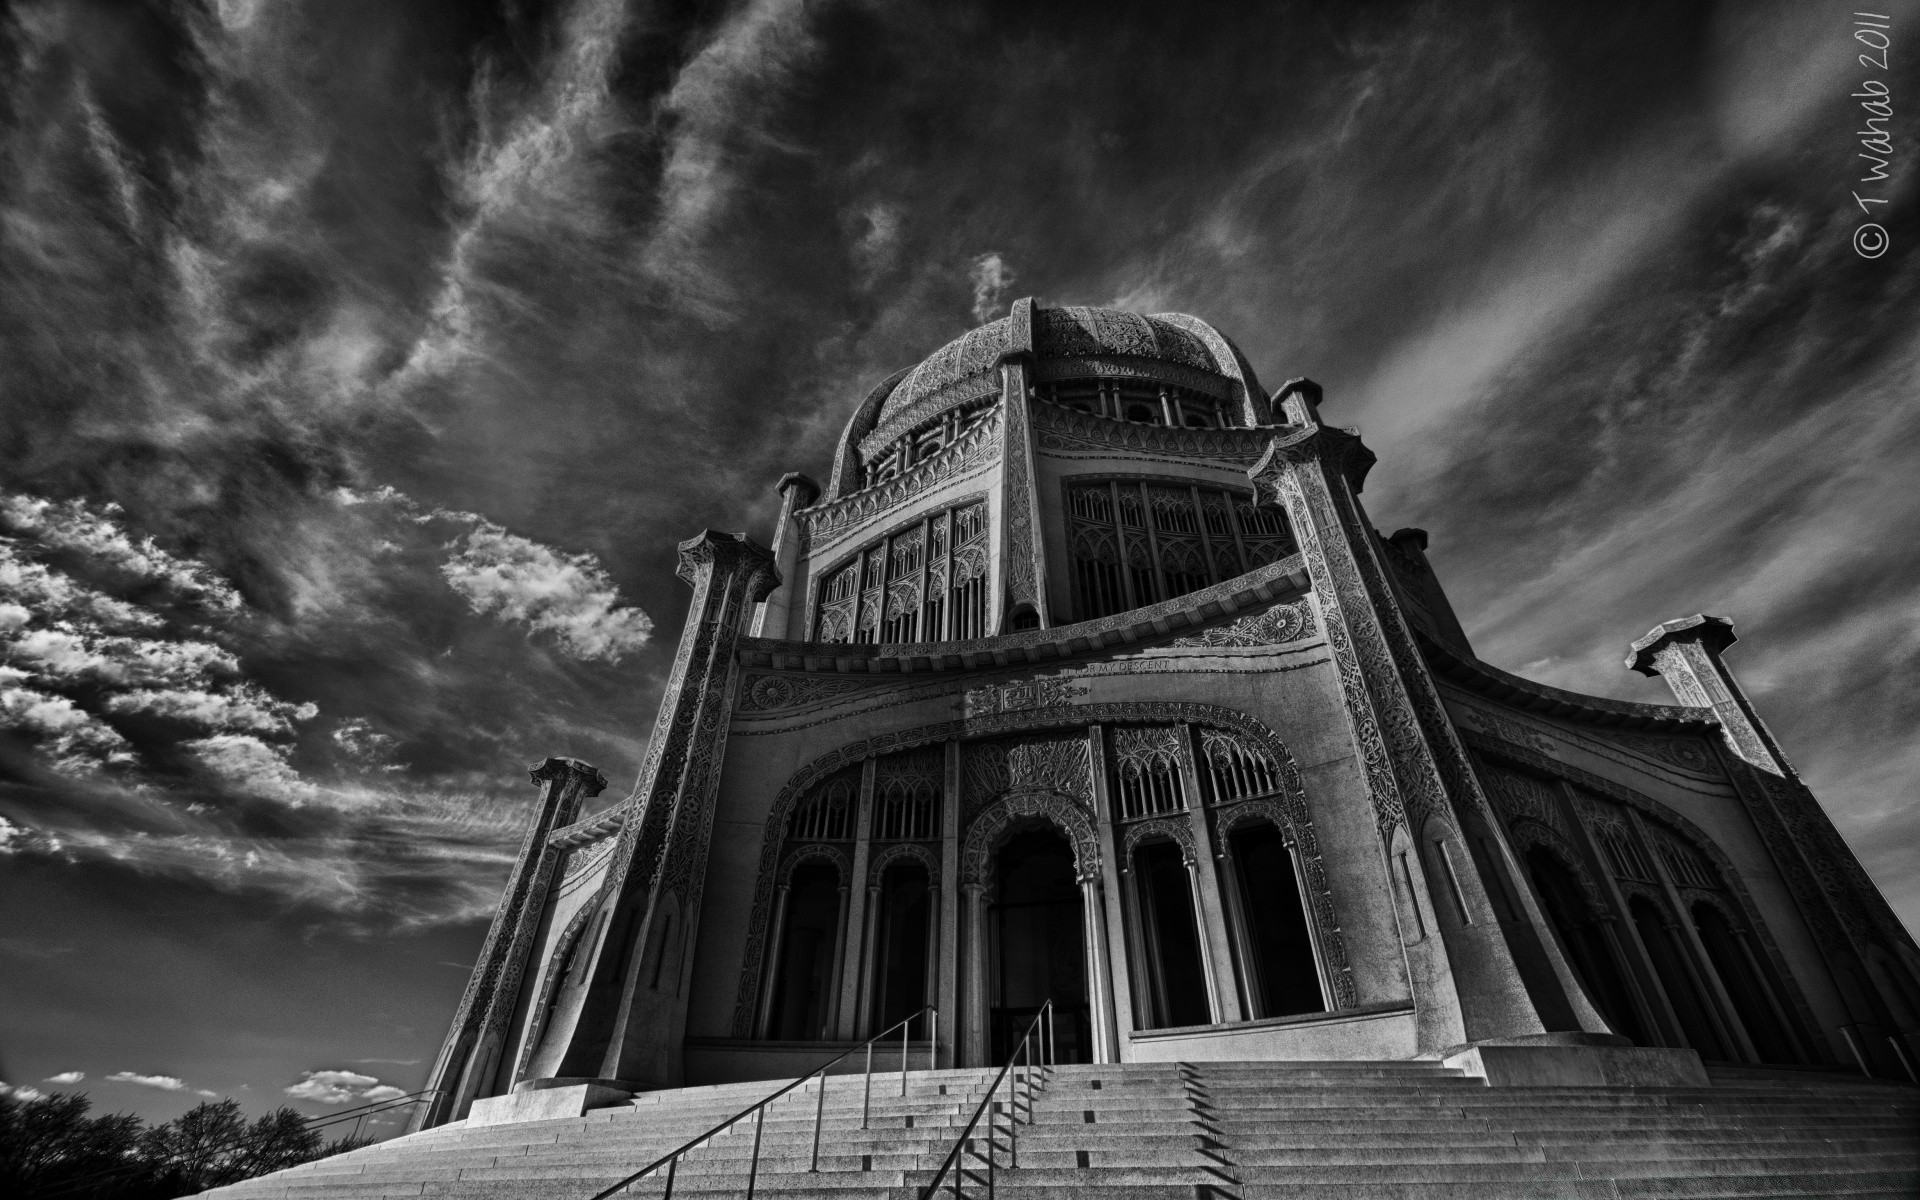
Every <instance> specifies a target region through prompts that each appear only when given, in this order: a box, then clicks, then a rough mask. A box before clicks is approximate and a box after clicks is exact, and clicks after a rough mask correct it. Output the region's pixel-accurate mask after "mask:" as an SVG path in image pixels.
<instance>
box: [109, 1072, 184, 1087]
mask: <svg viewBox="0 0 1920 1200" xmlns="http://www.w3.org/2000/svg"><path fill="white" fill-rule="evenodd" d="M107 1082H108V1083H130V1084H132V1085H134V1086H135V1087H144V1088H153V1089H155V1090H157V1091H162V1092H184V1091H186V1090H187V1081H186V1080H184V1079H181V1078H179V1077H178V1076H175V1075H142V1074H140V1073H138V1072H136V1071H115V1072H114V1073H113V1074H111V1075H109V1076H107Z"/></svg>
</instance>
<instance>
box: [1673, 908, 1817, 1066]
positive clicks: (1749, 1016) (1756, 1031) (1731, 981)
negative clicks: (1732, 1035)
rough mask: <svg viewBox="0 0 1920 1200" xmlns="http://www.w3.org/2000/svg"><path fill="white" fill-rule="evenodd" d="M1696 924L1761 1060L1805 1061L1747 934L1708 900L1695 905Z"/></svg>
mask: <svg viewBox="0 0 1920 1200" xmlns="http://www.w3.org/2000/svg"><path fill="white" fill-rule="evenodd" d="M1693 927H1694V929H1695V930H1696V931H1697V932H1698V933H1699V934H1700V945H1701V947H1702V948H1704V949H1705V950H1706V952H1707V960H1708V962H1709V963H1711V964H1712V966H1713V970H1714V973H1715V974H1716V975H1718V976H1719V977H1720V984H1721V987H1722V988H1723V989H1724V990H1725V992H1726V994H1727V999H1728V1000H1730V1001H1732V1003H1733V1010H1734V1012H1735V1014H1736V1015H1738V1016H1739V1018H1740V1024H1741V1025H1742V1026H1743V1027H1745V1029H1746V1031H1747V1038H1748V1039H1749V1040H1750V1041H1752V1043H1753V1048H1754V1051H1755V1053H1757V1054H1758V1055H1759V1056H1760V1061H1761V1062H1769V1063H1798V1062H1800V1061H1802V1059H1801V1057H1800V1051H1799V1049H1798V1048H1797V1047H1796V1046H1795V1045H1794V1041H1793V1037H1792V1035H1791V1034H1789V1033H1788V1032H1787V1026H1786V1022H1785V1021H1783V1020H1782V1019H1781V1016H1780V1014H1779V1013H1778V1012H1777V1011H1776V1008H1775V1003H1776V1002H1775V1000H1774V997H1773V989H1772V988H1770V987H1768V985H1767V984H1766V983H1765V982H1764V980H1763V978H1762V976H1761V973H1760V972H1759V971H1758V970H1756V969H1755V966H1756V964H1755V962H1754V955H1753V953H1752V950H1751V949H1750V948H1749V947H1748V946H1747V945H1746V936H1745V935H1744V934H1743V933H1741V932H1740V931H1739V930H1736V929H1735V928H1734V927H1733V923H1732V922H1731V921H1728V920H1727V917H1726V914H1725V913H1723V912H1721V911H1720V909H1719V907H1718V906H1717V905H1714V904H1710V903H1708V902H1707V901H1705V900H1700V901H1697V902H1695V904H1694V906H1693Z"/></svg>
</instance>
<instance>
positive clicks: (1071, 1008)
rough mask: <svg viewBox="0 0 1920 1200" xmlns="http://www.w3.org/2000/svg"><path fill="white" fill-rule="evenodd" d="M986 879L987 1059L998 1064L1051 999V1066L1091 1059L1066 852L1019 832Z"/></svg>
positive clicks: (1079, 935) (1074, 894) (1077, 916)
mask: <svg viewBox="0 0 1920 1200" xmlns="http://www.w3.org/2000/svg"><path fill="white" fill-rule="evenodd" d="M994 879H995V886H994V893H993V903H992V905H991V906H990V907H989V909H988V911H987V963H988V970H989V979H988V984H987V993H988V1002H989V1007H988V1013H987V1028H988V1030H989V1034H988V1037H989V1041H990V1043H991V1046H992V1052H991V1053H992V1059H991V1061H993V1062H995V1063H1000V1062H1004V1061H1006V1057H1007V1054H1008V1053H1009V1052H1010V1051H1011V1050H1013V1048H1014V1046H1015V1044H1016V1042H1017V1039H1018V1038H1019V1036H1020V1033H1021V1032H1022V1031H1023V1030H1024V1029H1025V1028H1026V1026H1027V1022H1029V1021H1031V1020H1032V1019H1033V1016H1034V1014H1035V1013H1037V1012H1039V1011H1040V1006H1041V1004H1043V1003H1044V1002H1045V1001H1046V1000H1047V999H1049V998H1051V999H1052V1000H1053V1010H1054V1019H1053V1028H1054V1038H1055V1040H1056V1046H1055V1050H1056V1053H1057V1055H1058V1058H1059V1061H1061V1062H1092V1061H1093V1023H1092V1016H1093V1013H1092V1010H1091V1008H1090V1007H1089V1006H1088V1004H1087V967H1086V963H1087V951H1086V940H1085V936H1084V930H1085V924H1084V918H1083V914H1082V913H1081V905H1080V885H1079V883H1077V882H1076V881H1075V879H1074V869H1073V847H1072V846H1070V845H1068V843H1067V839H1066V838H1065V837H1063V836H1062V835H1061V834H1060V833H1059V832H1058V831H1056V830H1054V829H1052V828H1036V829H1028V830H1023V831H1021V832H1019V833H1016V834H1014V835H1013V836H1012V837H1011V838H1009V839H1008V840H1007V842H1006V844H1004V845H1003V846H1001V847H1000V851H999V853H998V854H996V855H995V856H994Z"/></svg>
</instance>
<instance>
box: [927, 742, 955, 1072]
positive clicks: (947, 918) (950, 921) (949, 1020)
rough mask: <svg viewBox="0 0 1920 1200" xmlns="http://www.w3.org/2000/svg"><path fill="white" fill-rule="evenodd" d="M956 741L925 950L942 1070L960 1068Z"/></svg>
mask: <svg viewBox="0 0 1920 1200" xmlns="http://www.w3.org/2000/svg"><path fill="white" fill-rule="evenodd" d="M961 786H962V784H961V776H960V742H959V739H957V738H956V739H954V740H952V741H949V742H948V743H947V754H946V787H945V788H943V789H942V790H941V793H940V936H939V938H938V939H936V940H935V941H934V943H933V944H932V945H931V946H930V947H928V951H929V953H931V954H933V955H934V957H935V959H936V961H938V962H939V964H940V992H939V997H940V998H939V999H938V1000H936V1001H934V1003H935V1004H937V1005H938V1006H939V1008H940V1030H941V1032H942V1033H943V1034H945V1035H946V1038H947V1042H946V1045H945V1046H943V1047H942V1048H941V1049H940V1050H939V1051H937V1054H938V1060H937V1061H938V1062H939V1063H940V1065H941V1066H944V1067H957V1066H959V1065H960V1055H959V1049H960V964H961V963H962V962H963V961H964V960H963V959H962V958H961V954H960V804H961V795H960V789H961Z"/></svg>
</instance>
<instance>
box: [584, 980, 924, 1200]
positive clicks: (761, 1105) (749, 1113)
mask: <svg viewBox="0 0 1920 1200" xmlns="http://www.w3.org/2000/svg"><path fill="white" fill-rule="evenodd" d="M922 1016H925V1017H926V1018H927V1070H929V1071H931V1070H933V1069H934V1058H935V1056H936V1055H937V1054H938V1053H939V1046H940V1010H939V1009H937V1008H935V1007H934V1006H933V1005H931V1004H928V1005H923V1006H922V1007H920V1008H919V1009H917V1010H916V1011H914V1012H912V1013H909V1014H908V1015H907V1016H906V1017H904V1018H902V1019H901V1020H898V1021H895V1022H894V1023H893V1024H891V1025H889V1026H887V1027H886V1028H885V1029H883V1030H881V1031H880V1032H879V1033H876V1034H874V1035H873V1036H872V1037H870V1038H868V1039H867V1040H866V1041H865V1042H864V1043H862V1044H861V1045H859V1046H854V1047H852V1048H851V1049H848V1050H843V1051H842V1052H840V1053H839V1054H837V1055H835V1056H834V1057H833V1058H831V1059H829V1060H828V1061H826V1062H823V1063H821V1064H820V1065H819V1066H817V1067H815V1068H814V1069H813V1070H812V1071H809V1072H808V1073H807V1074H805V1075H802V1076H801V1077H800V1078H798V1079H796V1080H794V1081H793V1082H792V1083H789V1084H788V1085H786V1086H785V1087H783V1088H781V1089H780V1090H779V1091H777V1092H775V1093H773V1094H772V1095H771V1096H768V1097H767V1098H766V1099H764V1100H760V1101H757V1102H756V1103H754V1104H751V1105H748V1106H747V1107H746V1108H743V1109H741V1110H740V1111H739V1112H737V1113H735V1114H733V1115H732V1116H731V1117H728V1118H727V1119H726V1120H724V1121H722V1122H720V1123H719V1124H718V1125H715V1126H714V1127H713V1128H712V1129H709V1130H707V1131H706V1132H705V1133H703V1134H701V1135H699V1136H698V1137H696V1138H693V1139H692V1140H691V1141H688V1142H687V1143H685V1144H684V1145H682V1146H680V1147H678V1148H676V1149H674V1150H670V1151H668V1152H667V1153H665V1154H663V1155H661V1156H660V1157H659V1158H656V1159H654V1160H653V1161H652V1162H650V1163H648V1164H647V1165H646V1166H644V1167H641V1168H640V1169H639V1170H638V1171H635V1172H634V1173H633V1174H631V1175H629V1176H627V1177H626V1178H625V1179H622V1180H621V1181H620V1182H618V1183H616V1184H614V1185H613V1186H612V1187H610V1188H607V1189H606V1190H605V1191H601V1192H596V1193H595V1194H594V1196H593V1200H607V1198H608V1197H609V1196H612V1195H613V1194H614V1193H615V1192H621V1191H625V1190H626V1189H627V1188H628V1187H630V1186H631V1185H633V1184H634V1183H637V1182H639V1181H640V1180H642V1179H645V1178H646V1177H647V1176H649V1175H651V1174H653V1173H654V1172H655V1171H658V1170H659V1169H660V1168H662V1167H665V1168H666V1170H667V1186H666V1190H665V1191H664V1192H662V1193H661V1197H660V1200H672V1196H673V1177H674V1174H675V1172H677V1171H678V1170H679V1168H680V1159H681V1157H682V1156H683V1155H685V1154H687V1153H688V1152H689V1151H692V1150H697V1149H699V1148H700V1147H701V1146H703V1145H705V1144H706V1143H707V1142H709V1141H711V1140H713V1139H714V1138H716V1137H718V1136H720V1135H721V1134H723V1133H725V1132H726V1131H727V1130H729V1129H731V1128H733V1127H734V1126H735V1125H738V1124H739V1123H740V1122H741V1121H744V1120H746V1119H747V1118H748V1117H752V1118H753V1157H752V1159H751V1160H750V1161H749V1162H748V1164H747V1191H746V1196H747V1200H753V1191H754V1187H755V1186H756V1185H757V1184H758V1183H759V1180H760V1132H761V1129H762V1127H763V1126H765V1124H766V1121H767V1106H768V1105H770V1104H772V1103H773V1102H774V1101H775V1100H778V1099H780V1098H781V1097H782V1096H785V1095H786V1094H787V1093H789V1092H791V1091H793V1090H794V1089H796V1088H799V1087H802V1086H804V1085H805V1084H806V1083H807V1082H808V1081H809V1080H811V1079H813V1078H814V1077H815V1076H818V1077H819V1079H820V1093H819V1097H818V1099H817V1100H816V1101H815V1103H814V1108H813V1159H812V1162H811V1164H810V1165H809V1166H808V1167H807V1170H809V1171H818V1170H819V1169H820V1123H821V1119H822V1118H823V1117H824V1116H825V1115H826V1108H827V1074H826V1073H827V1071H828V1070H829V1069H831V1068H833V1067H835V1066H838V1065H839V1064H840V1063H841V1062H843V1061H845V1060H846V1059H847V1058H848V1057H850V1056H851V1055H853V1054H856V1053H858V1052H859V1051H861V1050H863V1049H864V1050H865V1051H866V1052H867V1069H866V1071H865V1072H864V1074H865V1077H866V1078H865V1083H864V1088H865V1093H864V1096H863V1099H862V1101H861V1105H860V1128H862V1129H865V1128H866V1127H867V1119H868V1114H869V1112H870V1109H871V1106H872V1103H873V1045H874V1043H875V1042H878V1041H880V1040H881V1039H883V1038H887V1037H890V1036H892V1034H893V1031H894V1030H896V1029H898V1030H899V1031H900V1094H901V1095H902V1096H904V1095H906V1094H907V1031H908V1028H909V1027H910V1026H911V1025H912V1024H913V1022H915V1021H917V1020H919V1019H920V1018H921V1017H922Z"/></svg>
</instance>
